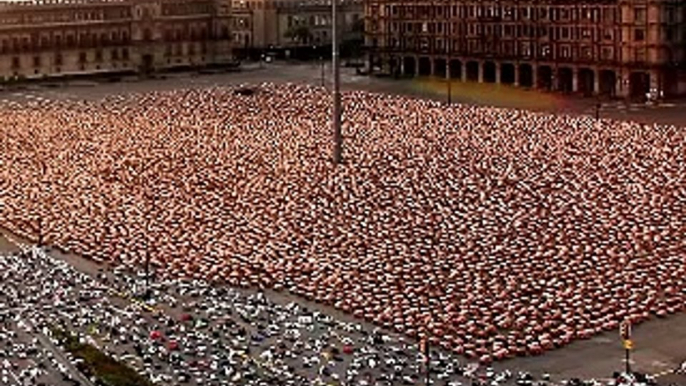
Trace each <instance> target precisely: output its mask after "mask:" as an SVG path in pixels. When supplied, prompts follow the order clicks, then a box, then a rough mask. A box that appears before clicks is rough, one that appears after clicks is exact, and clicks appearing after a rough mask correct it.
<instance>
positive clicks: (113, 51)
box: [111, 50, 119, 60]
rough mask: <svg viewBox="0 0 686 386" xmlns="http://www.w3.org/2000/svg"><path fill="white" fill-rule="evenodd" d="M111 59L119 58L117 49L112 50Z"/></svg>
mask: <svg viewBox="0 0 686 386" xmlns="http://www.w3.org/2000/svg"><path fill="white" fill-rule="evenodd" d="M111 55H112V60H119V50H112V53H111Z"/></svg>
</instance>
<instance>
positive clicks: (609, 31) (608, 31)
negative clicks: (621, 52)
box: [603, 28, 612, 40]
mask: <svg viewBox="0 0 686 386" xmlns="http://www.w3.org/2000/svg"><path fill="white" fill-rule="evenodd" d="M603 39H605V40H612V29H610V28H605V29H603Z"/></svg>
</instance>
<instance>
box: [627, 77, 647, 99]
mask: <svg viewBox="0 0 686 386" xmlns="http://www.w3.org/2000/svg"><path fill="white" fill-rule="evenodd" d="M649 92H650V74H648V73H647V72H645V71H636V72H632V73H631V75H629V96H630V97H631V99H634V100H645V96H646V94H647V93H649Z"/></svg>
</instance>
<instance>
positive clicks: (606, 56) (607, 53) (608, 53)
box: [601, 47, 612, 60]
mask: <svg viewBox="0 0 686 386" xmlns="http://www.w3.org/2000/svg"><path fill="white" fill-rule="evenodd" d="M601 54H602V56H603V58H602V59H603V60H612V48H609V47H604V48H603V50H602V53H601Z"/></svg>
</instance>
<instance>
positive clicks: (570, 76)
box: [557, 67, 574, 93]
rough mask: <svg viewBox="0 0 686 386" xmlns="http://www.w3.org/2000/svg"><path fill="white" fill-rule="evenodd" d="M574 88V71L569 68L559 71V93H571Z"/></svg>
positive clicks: (562, 68)
mask: <svg viewBox="0 0 686 386" xmlns="http://www.w3.org/2000/svg"><path fill="white" fill-rule="evenodd" d="M573 88H574V71H573V70H572V69H571V68H569V67H560V68H558V70H557V91H560V92H563V93H571V92H572V91H573Z"/></svg>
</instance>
